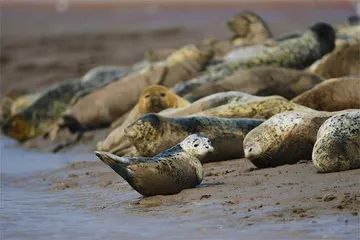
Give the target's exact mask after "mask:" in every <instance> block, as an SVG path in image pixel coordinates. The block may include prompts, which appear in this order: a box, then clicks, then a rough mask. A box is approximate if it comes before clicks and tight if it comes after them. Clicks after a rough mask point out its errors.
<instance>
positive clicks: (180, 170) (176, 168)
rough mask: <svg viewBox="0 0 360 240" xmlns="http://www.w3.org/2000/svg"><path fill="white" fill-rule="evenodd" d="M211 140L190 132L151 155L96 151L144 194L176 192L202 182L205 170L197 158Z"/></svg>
mask: <svg viewBox="0 0 360 240" xmlns="http://www.w3.org/2000/svg"><path fill="white" fill-rule="evenodd" d="M213 150H214V148H213V147H212V146H211V142H210V140H209V139H208V138H207V137H206V136H204V135H198V134H193V135H190V136H188V137H186V138H185V139H184V140H183V141H182V142H180V143H178V144H176V145H175V146H173V147H172V148H169V149H167V150H165V151H163V152H161V153H159V154H158V155H156V156H154V157H134V158H125V157H119V156H116V155H114V154H111V153H107V152H99V151H96V152H95V154H96V156H98V157H99V158H100V159H101V160H102V161H103V162H104V163H106V164H107V165H109V166H110V167H111V168H112V169H113V170H114V171H115V172H116V173H118V174H119V175H120V176H121V177H123V178H124V179H125V180H126V181H127V182H128V183H129V184H130V185H131V186H132V187H133V188H134V189H135V190H136V191H137V192H139V193H140V194H142V195H144V196H153V195H168V194H176V193H178V192H180V191H181V190H183V189H186V188H193V187H195V186H196V185H198V184H199V183H201V181H202V179H203V177H204V170H203V167H202V165H201V163H200V161H199V159H201V158H202V157H204V156H205V155H206V154H207V153H209V152H212V151H213Z"/></svg>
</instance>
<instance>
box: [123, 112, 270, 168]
mask: <svg viewBox="0 0 360 240" xmlns="http://www.w3.org/2000/svg"><path fill="white" fill-rule="evenodd" d="M263 121H264V120H260V119H258V120H255V119H244V118H240V119H225V118H216V117H197V116H194V117H179V118H169V117H164V116H160V115H159V114H154V113H150V114H146V115H144V116H142V117H141V118H139V119H137V120H136V121H135V122H133V123H132V124H131V125H130V126H128V127H127V128H126V129H125V137H126V138H127V139H128V140H129V141H130V142H131V143H132V144H133V145H134V147H135V148H136V150H137V153H138V154H139V155H140V156H147V157H148V156H154V155H156V154H158V153H160V152H162V151H164V150H165V149H167V148H169V147H171V146H173V145H174V144H176V143H177V142H179V141H181V139H184V138H185V137H186V136H188V135H191V134H195V133H198V134H204V135H206V136H207V137H208V138H209V139H210V140H211V142H212V146H213V147H214V148H215V151H214V152H213V153H211V154H209V155H207V156H206V157H204V158H203V159H201V161H202V162H209V161H219V160H228V159H234V158H239V157H242V156H244V152H243V148H242V142H243V140H244V137H245V135H246V134H247V133H248V132H249V131H250V130H252V129H253V128H255V127H256V126H258V125H260V124H261V123H262V122H263Z"/></svg>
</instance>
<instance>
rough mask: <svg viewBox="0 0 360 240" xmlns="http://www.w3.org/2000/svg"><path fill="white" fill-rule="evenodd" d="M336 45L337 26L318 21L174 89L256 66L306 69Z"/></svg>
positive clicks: (179, 90)
mask: <svg viewBox="0 0 360 240" xmlns="http://www.w3.org/2000/svg"><path fill="white" fill-rule="evenodd" d="M334 47H335V32H334V29H333V28H332V27H331V26H330V25H328V24H326V23H317V24H315V25H314V26H312V27H311V28H310V29H309V30H308V31H306V32H304V33H303V34H302V35H301V37H299V38H291V39H287V40H284V41H281V42H279V43H278V44H277V45H276V46H274V47H269V48H265V49H264V50H263V51H260V52H259V53H258V54H257V56H255V57H250V58H249V59H242V60H239V61H231V62H224V63H220V64H217V65H215V66H211V67H209V68H208V70H207V73H206V74H204V75H202V76H200V77H198V78H195V79H192V80H189V81H187V82H185V83H179V84H177V85H175V86H174V87H173V88H172V90H173V91H174V92H175V93H176V94H178V95H180V96H184V95H185V94H187V93H189V92H191V91H193V90H194V89H196V88H198V87H199V86H201V85H202V84H205V83H213V82H216V81H219V80H221V79H223V78H225V77H228V76H230V75H232V74H233V73H234V72H235V71H237V70H240V69H247V68H252V67H257V66H278V67H285V68H295V69H305V68H306V67H308V66H310V65H311V64H312V63H314V62H315V61H316V60H318V59H320V58H321V57H322V56H324V55H325V54H327V53H329V52H331V51H332V50H333V49H334Z"/></svg>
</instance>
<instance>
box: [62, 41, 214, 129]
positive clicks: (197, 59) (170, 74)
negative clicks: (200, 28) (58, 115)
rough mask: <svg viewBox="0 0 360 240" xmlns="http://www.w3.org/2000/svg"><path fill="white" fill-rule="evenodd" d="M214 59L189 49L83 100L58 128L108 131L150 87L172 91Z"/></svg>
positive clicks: (203, 52)
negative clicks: (165, 88) (160, 87)
mask: <svg viewBox="0 0 360 240" xmlns="http://www.w3.org/2000/svg"><path fill="white" fill-rule="evenodd" d="M210 57H211V53H209V52H207V51H202V50H199V49H198V48H196V47H195V46H193V45H188V46H185V47H183V48H181V49H179V50H178V51H176V52H174V53H173V54H172V55H170V56H169V57H168V58H167V60H166V61H165V62H160V63H154V64H152V65H150V66H149V67H147V68H145V69H142V70H141V71H138V72H134V73H132V74H129V75H128V76H126V77H125V78H123V79H121V80H120V81H115V82H113V83H112V84H109V85H108V86H106V87H105V88H103V89H100V90H98V91H95V92H93V93H91V94H89V95H88V96H86V97H84V98H82V99H80V100H79V101H78V102H77V103H76V104H75V105H74V106H73V107H72V108H71V109H69V110H68V111H66V113H65V114H64V115H63V117H62V119H60V121H59V122H58V125H59V126H60V127H66V128H68V129H69V130H70V131H71V132H77V131H80V132H81V131H85V130H90V129H95V128H101V127H107V126H109V125H110V124H111V123H112V122H113V121H115V120H116V119H118V118H119V117H121V116H122V115H123V114H125V113H126V112H128V111H129V110H131V109H132V108H133V107H134V106H135V105H136V103H137V101H138V99H139V97H140V94H141V93H142V91H143V90H144V89H145V88H146V87H148V86H150V85H154V84H159V85H163V86H165V87H169V86H173V85H174V84H175V83H178V82H182V81H186V80H188V79H189V78H191V77H194V76H195V75H197V74H198V73H199V72H200V71H201V70H202V69H203V67H204V66H205V65H206V64H207V63H208V61H209V59H210ZM59 126H57V127H59Z"/></svg>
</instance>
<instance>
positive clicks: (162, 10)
mask: <svg viewBox="0 0 360 240" xmlns="http://www.w3.org/2000/svg"><path fill="white" fill-rule="evenodd" d="M242 10H251V11H254V12H255V13H257V14H259V15H260V16H261V17H262V18H263V19H264V20H265V21H266V22H267V23H268V25H269V27H270V30H271V31H272V32H273V33H274V35H275V36H277V35H280V34H283V33H286V32H293V31H296V30H298V29H304V28H307V27H309V26H310V25H311V24H313V23H314V22H316V21H326V22H330V23H344V22H346V21H347V17H348V16H350V15H354V14H356V13H357V12H359V10H360V8H359V4H356V1H331V0H326V1H319V0H318V1H293V0H288V1H242V0H238V1H235V0H232V1H228V0H225V1H224V0H218V1H214V0H213V1H207V0H196V1H193V0H182V1H174V0H162V1H140V0H132V1H129V0H128V1H126V0H125V1H115V0H114V1H109V0H107V1H81V0H57V1H55V0H42V1H37V0H22V1H17V0H3V1H1V59H0V60H1V62H0V64H1V85H0V95H3V94H4V93H6V92H8V91H10V90H13V89H19V88H21V89H25V90H28V91H37V90H42V89H44V88H45V87H47V86H49V85H50V84H52V83H55V82H57V81H62V80H65V79H69V78H73V77H78V76H81V75H83V74H84V73H86V72H87V71H88V70H90V69H91V68H93V67H94V66H98V65H130V64H133V63H135V62H137V61H140V60H142V59H143V57H144V53H145V51H147V50H150V49H161V48H168V47H180V46H183V45H185V44H189V43H193V44H198V43H200V42H201V41H203V39H206V38H215V39H226V38H228V37H230V35H231V33H230V32H229V31H228V30H227V28H226V26H225V22H226V20H227V19H229V18H230V17H231V16H232V15H234V14H236V13H238V12H240V11H242Z"/></svg>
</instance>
